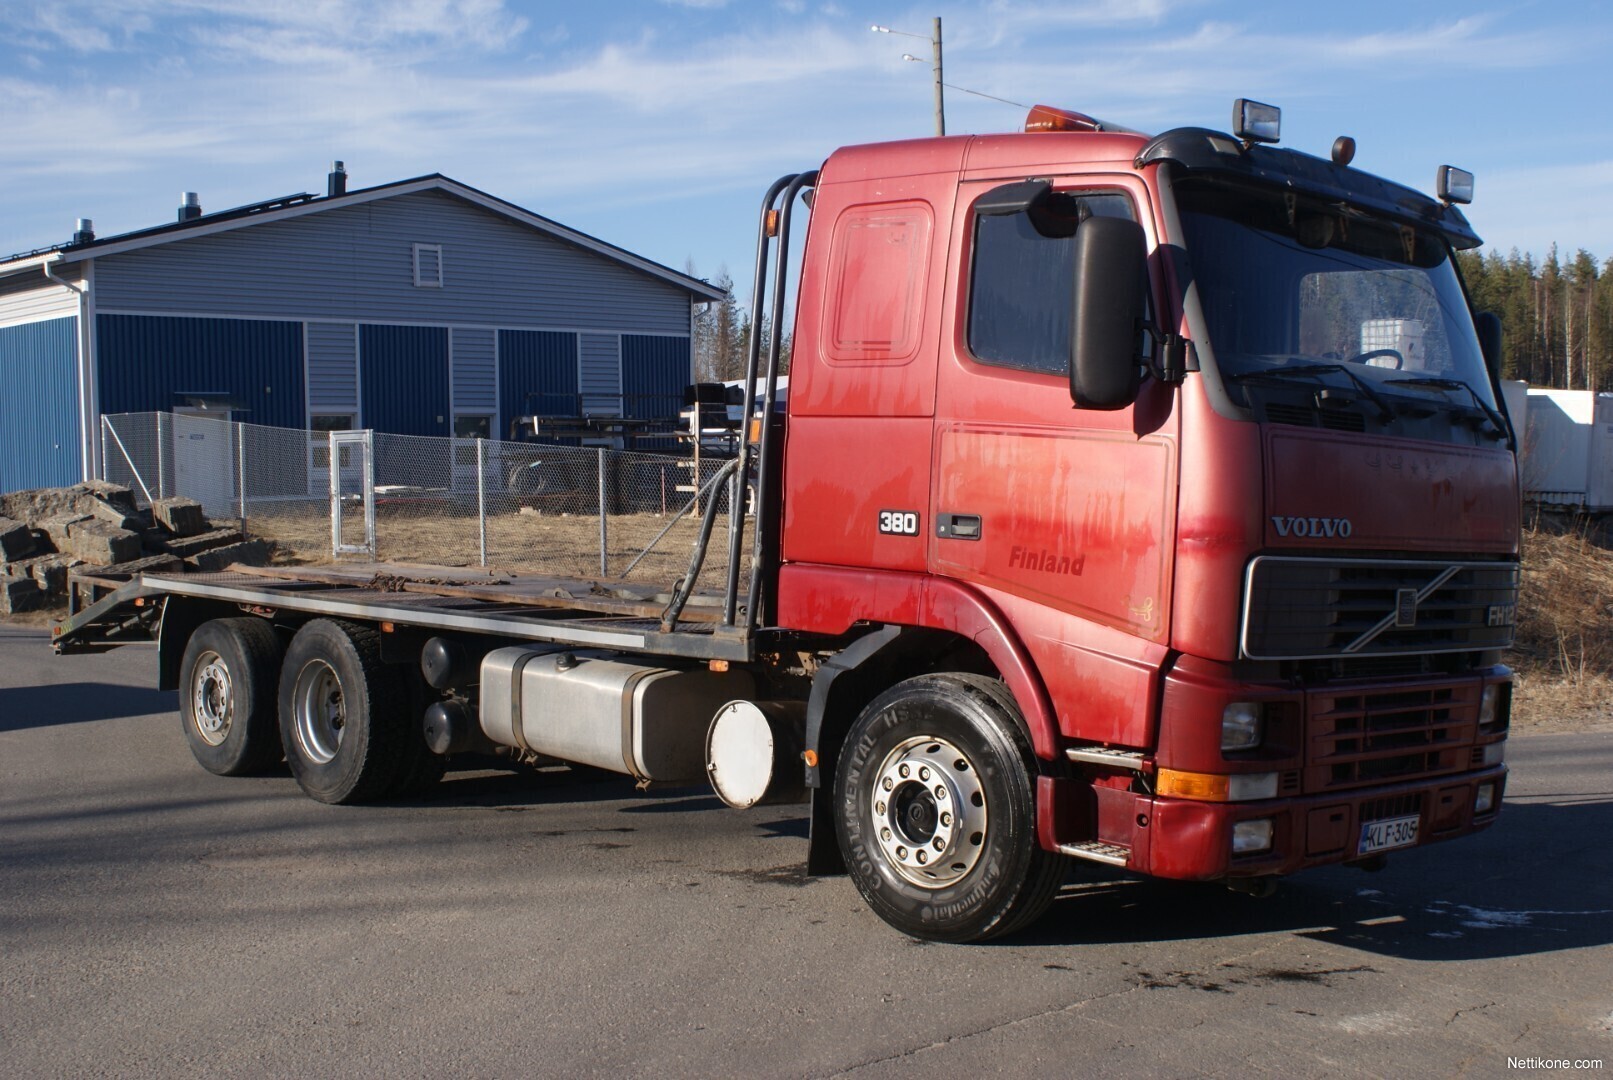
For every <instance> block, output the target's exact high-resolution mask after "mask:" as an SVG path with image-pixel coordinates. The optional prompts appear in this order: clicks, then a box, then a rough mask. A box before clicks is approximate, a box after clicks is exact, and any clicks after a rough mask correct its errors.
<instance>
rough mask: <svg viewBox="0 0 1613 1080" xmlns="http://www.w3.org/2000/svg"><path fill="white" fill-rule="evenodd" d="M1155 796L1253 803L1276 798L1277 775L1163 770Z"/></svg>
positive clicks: (1155, 783) (1157, 779) (1157, 780)
mask: <svg viewBox="0 0 1613 1080" xmlns="http://www.w3.org/2000/svg"><path fill="white" fill-rule="evenodd" d="M1154 794H1156V795H1158V796H1160V797H1161V798H1166V799H1197V800H1198V801H1200V802H1252V801H1254V800H1256V799H1275V798H1276V797H1277V774H1276V773H1274V772H1263V773H1233V774H1232V775H1231V776H1224V775H1222V774H1220V773H1196V772H1184V771H1182V770H1180V769H1161V770H1159V772H1158V773H1157V774H1156V775H1155V777H1154Z"/></svg>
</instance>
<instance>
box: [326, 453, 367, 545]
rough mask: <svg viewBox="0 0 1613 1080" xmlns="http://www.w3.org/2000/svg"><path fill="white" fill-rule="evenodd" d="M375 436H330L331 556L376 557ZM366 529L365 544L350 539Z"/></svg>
mask: <svg viewBox="0 0 1613 1080" xmlns="http://www.w3.org/2000/svg"><path fill="white" fill-rule="evenodd" d="M372 434H373V433H372V432H369V431H333V432H331V433H330V550H331V555H332V556H333V557H335V556H341V555H369V556H371V557H372V558H373V557H374V555H375V454H374V443H373V440H372ZM360 525H362V527H363V530H364V539H363V542H362V543H360V542H357V541H356V540H353V541H350V540H349V539H348V537H349V536H350V535H351V534H352V533H355V532H357V531H358V528H359V526H360Z"/></svg>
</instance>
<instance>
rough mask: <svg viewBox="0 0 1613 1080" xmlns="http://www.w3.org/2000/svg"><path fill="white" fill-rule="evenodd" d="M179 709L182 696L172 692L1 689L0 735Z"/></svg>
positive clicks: (105, 687)
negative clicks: (28, 729) (2, 732)
mask: <svg viewBox="0 0 1613 1080" xmlns="http://www.w3.org/2000/svg"><path fill="white" fill-rule="evenodd" d="M178 709H179V696H178V695H177V694H175V693H174V692H173V691H172V690H151V689H148V688H146V687H137V686H120V685H117V684H114V683H98V682H84V683H58V684H56V685H54V686H9V687H0V731H23V730H25V729H27V728H45V727H58V726H60V725H62V724H84V723H91V722H93V721H96V720H120V719H122V718H124V717H128V716H153V715H158V714H161V713H171V712H176V711H177V710H178Z"/></svg>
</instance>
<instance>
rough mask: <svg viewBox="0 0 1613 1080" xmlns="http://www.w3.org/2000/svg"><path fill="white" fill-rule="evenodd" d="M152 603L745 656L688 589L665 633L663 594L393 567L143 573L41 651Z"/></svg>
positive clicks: (750, 649)
mask: <svg viewBox="0 0 1613 1080" xmlns="http://www.w3.org/2000/svg"><path fill="white" fill-rule="evenodd" d="M96 580H97V584H98V585H100V586H101V587H103V588H105V587H107V586H109V585H112V584H114V583H112V582H109V581H105V580H103V579H96ZM163 596H186V597H193V598H197V599H205V600H216V601H221V602H224V603H230V604H235V605H237V606H239V607H241V608H242V609H244V610H254V611H258V612H260V613H269V612H274V611H294V612H302V613H307V614H310V615H319V616H326V617H330V618H347V619H355V620H362V621H365V622H372V623H390V624H392V625H393V626H395V627H412V628H417V629H422V630H443V631H460V632H466V633H477V634H491V635H497V636H500V637H508V638H511V639H514V640H526V641H534V642H553V643H556V644H564V645H578V646H583V647H586V648H600V649H615V650H621V651H625V652H649V653H656V654H659V655H664V656H680V657H688V658H690V659H699V660H733V661H746V660H751V659H754V652H755V646H754V641H753V638H752V637H751V636H750V635H749V634H748V633H747V632H746V631H745V629H744V628H743V627H724V626H721V625H719V624H720V622H721V619H722V597H721V596H720V595H715V594H710V593H696V594H695V595H694V596H692V597H690V599H689V601H688V603H687V605H686V606H685V607H684V609H683V611H682V613H681V614H680V615H679V618H678V624H677V625H676V627H675V628H673V629H672V630H663V629H662V622H661V616H662V612H663V611H664V610H665V608H666V606H667V604H668V603H669V602H670V601H671V599H672V594H671V593H670V591H668V590H665V589H659V588H657V587H655V586H653V585H636V584H630V583H623V582H610V583H601V582H594V581H589V580H586V579H578V578H558V577H543V576H536V575H534V576H526V575H515V574H497V573H490V572H488V571H486V570H466V569H463V568H455V567H440V566H415V565H405V564H399V563H346V564H341V565H338V566H319V567H298V566H286V567H243V566H237V567H232V568H230V569H229V570H225V571H220V572H216V573H200V574H171V573H155V574H142V575H139V576H138V577H135V578H132V579H130V580H129V581H127V582H124V583H122V584H119V585H118V586H117V587H116V588H114V589H113V590H112V592H110V593H109V594H107V595H106V596H104V597H102V598H101V599H100V600H99V601H98V602H96V603H95V604H94V605H92V606H90V607H88V608H86V609H85V610H84V611H82V612H79V613H77V614H76V615H74V616H73V617H71V618H69V619H68V620H67V621H65V622H64V623H62V625H60V626H58V627H56V629H55V631H54V633H53V634H52V643H53V645H54V647H55V649H56V651H57V652H74V651H80V650H84V649H95V648H105V647H108V646H110V645H113V644H118V643H122V640H126V639H127V637H128V635H129V634H130V633H131V631H132V629H133V624H134V623H135V622H145V623H148V624H149V622H150V617H149V616H150V613H151V610H152V609H154V608H155V607H156V605H155V603H154V602H153V601H154V600H155V599H157V598H161V597H163ZM114 639H120V640H114Z"/></svg>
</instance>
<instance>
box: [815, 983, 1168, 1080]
mask: <svg viewBox="0 0 1613 1080" xmlns="http://www.w3.org/2000/svg"><path fill="white" fill-rule="evenodd" d="M1147 989H1149V987H1148V986H1147V984H1141V985H1138V986H1128V987H1126V988H1124V989H1122V990H1111V991H1109V992H1108V993H1105V994H1094V995H1092V996H1091V997H1086V998H1082V999H1081V1000H1080V1001H1072V1002H1070V1003H1069V1004H1067V1005H1060V1006H1057V1007H1055V1008H1051V1009H1042V1010H1041V1011H1039V1012H1034V1013H1027V1014H1026V1015H1024V1016H1016V1017H1013V1018H1011V1019H1008V1020H999V1021H997V1022H996V1023H994V1024H987V1025H986V1026H985V1027H982V1028H977V1029H975V1030H974V1031H964V1032H959V1033H958V1034H956V1035H948V1036H947V1037H946V1038H944V1039H937V1040H935V1041H934V1042H931V1043H926V1044H925V1045H923V1046H915V1047H912V1048H910V1049H907V1050H903V1051H900V1052H899V1053H895V1054H884V1055H882V1056H880V1057H877V1058H869V1059H868V1060H867V1061H859V1062H857V1063H856V1064H855V1065H848V1066H846V1067H845V1068H842V1069H836V1070H835V1071H834V1072H828V1073H823V1074H821V1077H820V1080H828V1078H830V1077H836V1076H850V1075H852V1074H853V1073H856V1072H859V1071H861V1070H863V1069H867V1068H871V1067H872V1066H875V1065H883V1064H884V1063H885V1062H887V1061H900V1060H901V1059H903V1058H909V1057H914V1056H916V1055H918V1054H923V1053H927V1052H928V1051H931V1050H940V1049H943V1048H945V1047H948V1046H952V1045H954V1044H956V1043H961V1042H965V1041H967V1040H969V1039H973V1038H977V1037H979V1036H981V1035H990V1034H992V1033H993V1032H997V1031H1003V1030H1005V1029H1008V1028H1012V1027H1016V1026H1018V1025H1020V1024H1028V1023H1030V1022H1032V1021H1034V1020H1043V1019H1046V1018H1047V1017H1049V1016H1057V1015H1059V1014H1060V1013H1072V1012H1077V1011H1079V1010H1081V1009H1084V1008H1086V1007H1087V1006H1088V1005H1091V1004H1093V1003H1095V1002H1099V1001H1108V1000H1110V999H1112V998H1120V997H1125V996H1126V995H1128V994H1135V993H1137V992H1138V991H1139V990H1147Z"/></svg>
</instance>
